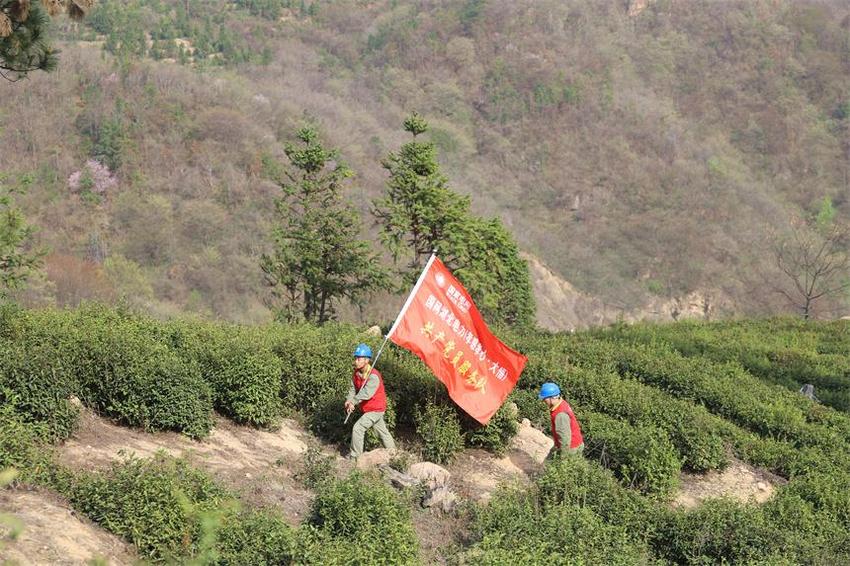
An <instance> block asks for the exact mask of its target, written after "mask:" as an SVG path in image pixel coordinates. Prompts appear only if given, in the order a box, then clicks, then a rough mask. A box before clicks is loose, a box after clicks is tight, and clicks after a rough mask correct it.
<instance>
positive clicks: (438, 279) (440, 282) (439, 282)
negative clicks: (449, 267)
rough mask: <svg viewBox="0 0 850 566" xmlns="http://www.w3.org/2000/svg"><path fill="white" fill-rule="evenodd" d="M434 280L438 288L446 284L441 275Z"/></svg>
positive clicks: (444, 278)
mask: <svg viewBox="0 0 850 566" xmlns="http://www.w3.org/2000/svg"><path fill="white" fill-rule="evenodd" d="M435 279H436V280H437V285H439V286H440V287H442V286H443V285H445V284H446V277H445V276H444V275H443V274H442V273H438V274H437V276H436V277H435Z"/></svg>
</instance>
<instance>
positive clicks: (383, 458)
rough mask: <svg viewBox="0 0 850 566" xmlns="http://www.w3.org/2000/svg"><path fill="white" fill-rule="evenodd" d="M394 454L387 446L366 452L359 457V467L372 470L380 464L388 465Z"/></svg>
mask: <svg viewBox="0 0 850 566" xmlns="http://www.w3.org/2000/svg"><path fill="white" fill-rule="evenodd" d="M391 457H392V454H390V451H389V450H387V449H386V448H378V449H377V450H371V451H369V452H364V453H363V454H362V455H361V456H360V457H359V458H357V467H358V468H359V469H361V470H371V469H373V468H377V467H380V466H388V465H389V463H390V458H391Z"/></svg>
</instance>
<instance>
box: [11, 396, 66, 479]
mask: <svg viewBox="0 0 850 566" xmlns="http://www.w3.org/2000/svg"><path fill="white" fill-rule="evenodd" d="M7 399H8V400H9V401H14V396H13V395H9V396H8V397H7ZM42 426H43V425H42ZM38 429H39V427H38V426H34V425H31V424H27V423H26V422H24V420H23V418H22V417H21V415H19V414H18V413H16V412H15V410H14V408H13V404H12V403H11V402H10V403H4V404H3V405H0V471H2V470H6V469H8V468H14V469H15V470H17V472H18V476H17V480H16V481H20V482H24V483H38V482H47V483H50V480H51V478H52V477H53V473H54V463H53V459H52V455H51V452H50V450H49V448H48V447H47V446H45V445H44V444H43V441H42V440H41V438H42V437H43V433H41V434H40V433H39V430H38Z"/></svg>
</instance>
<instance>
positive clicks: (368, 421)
mask: <svg viewBox="0 0 850 566" xmlns="http://www.w3.org/2000/svg"><path fill="white" fill-rule="evenodd" d="M371 361H372V349H371V348H370V347H369V346H367V345H366V344H360V345H359V346H357V348H356V349H355V350H354V375H353V376H352V378H351V387H349V388H348V396H347V397H346V399H345V410H346V411H348V412H351V411H353V410H354V408H355V407H356V406H357V405H358V404H359V405H360V410H361V411H363V415H362V416H361V417H360V418H359V419H357V422H356V423H354V427H353V428H352V429H351V452H350V453H349V455H348V457H349V458H359V457H360V455H361V454H363V438H364V436H365V435H366V431H367V430H369V429H370V428H374V429H375V432H376V433H378V437H379V438H380V439H381V442H382V443H383V445H384V448H386V449H387V450H395V442H394V441H393V437H392V436H391V435H390V431H389V430H388V429H387V423H386V422H384V413H385V412H386V411H387V393H386V391H384V379H383V378H382V377H381V374H380V373H379V372H378V370H376V369H372V364H371Z"/></svg>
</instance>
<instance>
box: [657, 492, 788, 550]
mask: <svg viewBox="0 0 850 566" xmlns="http://www.w3.org/2000/svg"><path fill="white" fill-rule="evenodd" d="M777 534H778V533H777V531H776V530H775V529H772V528H770V526H769V525H767V524H766V523H765V521H764V518H763V516H762V515H761V513H759V510H758V508H757V507H754V506H747V505H744V504H741V503H739V502H737V501H732V500H724V499H718V500H709V501H706V502H704V503H703V504H702V505H701V506H700V507H697V508H696V509H694V510H692V511H671V512H669V513H668V514H667V515H666V517H665V518H664V519H662V520H661V521H660V522H659V525H658V529H657V531H656V533H655V534H654V537H653V540H652V546H653V548H654V549H655V551H656V553H658V554H659V555H660V556H662V557H663V558H665V559H667V560H670V561H672V562H675V563H677V564H719V563H726V564H740V563H744V562H752V561H758V560H760V559H764V558H766V557H767V556H769V555H770V554H771V552H770V550H771V547H772V546H773V545H774V544H775V543H776V538H775V537H776V536H777Z"/></svg>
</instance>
